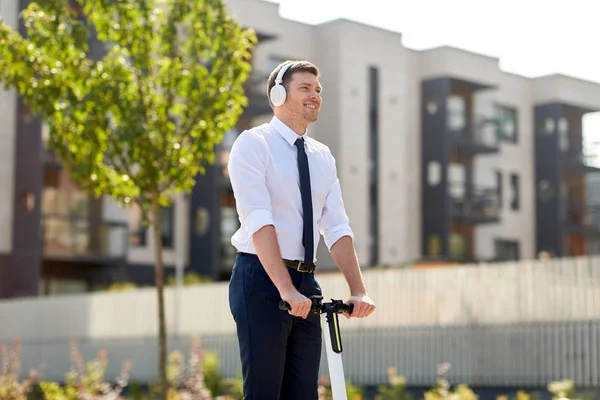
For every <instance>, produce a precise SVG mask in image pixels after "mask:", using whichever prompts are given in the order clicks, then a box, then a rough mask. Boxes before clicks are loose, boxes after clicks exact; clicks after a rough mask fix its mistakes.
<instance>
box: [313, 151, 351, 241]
mask: <svg viewBox="0 0 600 400" xmlns="http://www.w3.org/2000/svg"><path fill="white" fill-rule="evenodd" d="M330 161H331V168H332V169H331V170H332V175H331V180H330V181H331V184H330V189H329V193H328V194H327V197H326V199H325V206H324V208H323V214H322V215H321V219H320V220H319V222H318V226H319V232H321V235H323V239H324V240H325V245H326V246H327V249H328V250H330V251H331V246H333V245H334V244H335V242H337V241H338V240H340V239H341V238H342V237H344V236H350V238H351V239H352V240H354V233H353V232H352V229H351V228H350V221H349V219H348V216H347V215H346V209H345V207H344V201H343V199H342V189H341V186H340V180H339V179H338V176H337V168H336V166H335V159H334V158H333V155H330Z"/></svg>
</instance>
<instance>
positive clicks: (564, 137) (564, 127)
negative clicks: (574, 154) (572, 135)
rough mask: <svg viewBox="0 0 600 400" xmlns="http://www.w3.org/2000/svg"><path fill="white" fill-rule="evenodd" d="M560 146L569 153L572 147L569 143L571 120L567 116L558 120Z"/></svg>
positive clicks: (562, 150) (564, 151) (561, 149)
mask: <svg viewBox="0 0 600 400" xmlns="http://www.w3.org/2000/svg"><path fill="white" fill-rule="evenodd" d="M558 147H559V149H560V151H561V152H563V153H568V152H569V150H570V147H571V146H570V143H569V121H567V119H566V118H565V117H562V118H560V119H559V120H558Z"/></svg>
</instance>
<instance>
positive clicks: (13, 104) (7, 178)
mask: <svg viewBox="0 0 600 400" xmlns="http://www.w3.org/2000/svg"><path fill="white" fill-rule="evenodd" d="M18 5H19V2H18V0H2V2H1V3H0V17H2V19H3V20H4V22H5V23H7V24H8V25H10V26H11V27H12V28H13V29H16V28H17V16H18ZM16 131H17V95H16V92H15V91H13V90H10V91H5V90H2V89H0V205H2V206H1V207H0V255H2V254H8V253H10V252H11V251H12V247H13V243H12V242H13V232H12V227H13V213H14V186H15V185H14V176H15V134H16Z"/></svg>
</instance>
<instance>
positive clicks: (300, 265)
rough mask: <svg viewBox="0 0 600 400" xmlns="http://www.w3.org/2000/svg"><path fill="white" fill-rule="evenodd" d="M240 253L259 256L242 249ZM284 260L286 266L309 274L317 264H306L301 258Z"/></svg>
mask: <svg viewBox="0 0 600 400" xmlns="http://www.w3.org/2000/svg"><path fill="white" fill-rule="evenodd" d="M238 253H239V254H244V255H249V256H253V257H258V256H257V255H256V254H252V253H244V252H242V251H239V252H238ZM282 260H283V263H284V264H285V266H286V267H288V268H291V269H295V270H296V271H298V272H304V273H307V274H310V273H312V272H314V271H315V268H316V266H317V265H316V264H315V263H312V264H311V265H306V264H304V262H303V261H299V260H286V259H285V258H283V259H282Z"/></svg>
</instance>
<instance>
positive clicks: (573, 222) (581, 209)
mask: <svg viewBox="0 0 600 400" xmlns="http://www.w3.org/2000/svg"><path fill="white" fill-rule="evenodd" d="M563 218H564V223H565V228H566V230H567V231H568V232H569V233H575V234H584V235H585V234H600V203H598V204H588V203H586V202H583V201H570V202H567V204H565V207H564V213H563Z"/></svg>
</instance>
